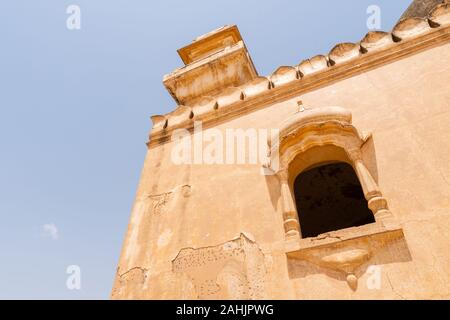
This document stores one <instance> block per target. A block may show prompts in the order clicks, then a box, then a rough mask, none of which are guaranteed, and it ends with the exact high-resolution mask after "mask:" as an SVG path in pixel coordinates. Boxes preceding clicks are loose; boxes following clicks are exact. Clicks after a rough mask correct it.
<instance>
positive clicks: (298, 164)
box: [268, 107, 391, 237]
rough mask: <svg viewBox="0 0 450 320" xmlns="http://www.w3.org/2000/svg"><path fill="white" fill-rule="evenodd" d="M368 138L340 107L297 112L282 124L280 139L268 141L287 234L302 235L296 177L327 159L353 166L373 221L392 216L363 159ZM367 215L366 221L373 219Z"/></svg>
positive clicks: (349, 114) (347, 112)
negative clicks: (279, 190)
mask: <svg viewBox="0 0 450 320" xmlns="http://www.w3.org/2000/svg"><path fill="white" fill-rule="evenodd" d="M368 138H369V137H362V136H361V135H360V134H359V132H358V131H357V130H356V128H355V127H354V126H353V125H352V123H351V113H350V112H349V111H347V110H345V109H343V108H341V107H323V108H315V109H310V110H306V111H303V112H298V113H296V114H295V115H294V116H293V117H291V118H290V119H288V120H287V121H286V122H285V123H284V124H283V125H282V126H281V128H280V134H279V139H278V141H273V143H272V141H271V139H269V140H268V144H269V147H270V150H271V151H270V166H271V168H272V169H273V170H274V171H276V174H277V176H278V178H279V181H280V186H281V205H282V211H283V222H284V229H285V234H286V237H291V236H297V237H298V236H300V237H302V234H301V230H302V228H301V227H300V225H301V223H302V221H301V219H300V220H299V216H301V215H302V214H303V213H302V214H298V213H297V209H298V208H297V207H296V203H295V191H294V184H295V178H296V177H297V176H298V175H299V174H301V172H303V171H305V170H307V169H309V168H313V167H314V166H316V167H317V166H318V165H320V164H325V163H327V162H328V163H332V162H341V163H347V164H348V165H349V166H351V168H352V169H353V170H354V173H355V174H356V177H357V180H358V182H359V184H360V186H361V190H362V193H363V195H364V198H365V200H366V202H367V205H368V208H369V209H370V211H371V212H372V219H373V220H374V221H379V220H382V219H384V218H386V217H390V216H391V213H390V212H389V210H388V208H387V202H386V199H385V198H384V197H383V196H382V194H381V192H380V190H379V188H378V185H377V183H376V182H375V180H374V179H373V177H372V175H371V174H370V172H369V170H368V169H367V167H366V165H365V164H364V162H363V159H362V152H361V147H362V146H363V145H364V143H365V142H366V141H367V140H368ZM274 167H275V169H274ZM366 213H367V212H366ZM365 218H366V220H364V219H363V220H364V221H367V222H369V221H370V220H371V219H370V218H369V217H367V216H366V217H365ZM341 222H342V221H341ZM341 224H343V225H345V223H343V222H342V223H340V224H337V225H338V227H339V226H341ZM311 234H314V235H315V234H316V233H315V232H312V233H311ZM307 235H309V233H308V234H307Z"/></svg>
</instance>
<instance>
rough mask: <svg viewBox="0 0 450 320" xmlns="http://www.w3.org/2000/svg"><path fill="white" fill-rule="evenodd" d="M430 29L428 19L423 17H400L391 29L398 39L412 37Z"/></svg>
mask: <svg viewBox="0 0 450 320" xmlns="http://www.w3.org/2000/svg"><path fill="white" fill-rule="evenodd" d="M429 30H430V25H429V24H428V21H427V20H426V19H423V18H404V19H401V20H400V21H399V22H398V23H397V24H396V25H395V27H394V29H393V30H392V34H393V35H394V37H396V38H397V39H400V40H406V39H410V38H414V37H416V36H418V35H420V34H423V33H426V32H428V31H429Z"/></svg>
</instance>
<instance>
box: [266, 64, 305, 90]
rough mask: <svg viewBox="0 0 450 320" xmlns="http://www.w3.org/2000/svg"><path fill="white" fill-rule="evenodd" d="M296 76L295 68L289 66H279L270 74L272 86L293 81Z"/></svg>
mask: <svg viewBox="0 0 450 320" xmlns="http://www.w3.org/2000/svg"><path fill="white" fill-rule="evenodd" d="M298 78H299V77H298V74H297V70H296V69H295V68H294V67H291V66H281V67H279V68H277V70H275V71H274V72H273V73H272V75H271V76H270V80H271V81H272V84H273V86H274V87H277V86H281V85H283V84H286V83H289V82H292V81H295V80H297V79H298Z"/></svg>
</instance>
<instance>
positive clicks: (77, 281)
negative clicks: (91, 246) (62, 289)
mask: <svg viewBox="0 0 450 320" xmlns="http://www.w3.org/2000/svg"><path fill="white" fill-rule="evenodd" d="M66 273H67V274H68V275H69V276H68V277H67V280H66V287H67V289H69V290H81V268H80V266H77V265H75V264H73V265H70V266H68V267H67V269H66Z"/></svg>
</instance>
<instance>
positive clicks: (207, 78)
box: [163, 25, 258, 105]
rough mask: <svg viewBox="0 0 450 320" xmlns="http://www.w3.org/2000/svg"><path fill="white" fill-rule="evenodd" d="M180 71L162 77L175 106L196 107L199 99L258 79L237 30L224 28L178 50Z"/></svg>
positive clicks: (229, 27) (228, 27) (232, 27)
mask: <svg viewBox="0 0 450 320" xmlns="http://www.w3.org/2000/svg"><path fill="white" fill-rule="evenodd" d="M178 54H179V55H180V57H181V59H182V60H183V62H184V63H185V64H186V65H185V66H184V67H182V68H179V69H176V70H175V71H173V72H172V73H170V74H168V75H166V76H165V77H164V79H163V83H164V85H165V86H166V88H167V90H168V91H169V92H170V94H171V95H172V97H173V98H174V99H175V101H176V102H178V103H179V104H182V105H194V104H197V102H198V101H199V98H202V97H204V96H209V95H217V94H219V93H220V92H221V91H223V90H224V89H226V88H228V87H233V86H235V87H237V86H240V85H243V84H245V83H247V82H249V81H251V80H253V79H254V78H256V77H257V76H258V73H257V72H256V69H255V66H254V65H253V62H252V60H251V59H250V56H249V54H248V52H247V48H246V47H245V44H244V42H243V41H242V37H241V35H240V33H239V30H238V28H237V27H236V26H235V25H234V26H225V27H222V28H219V29H217V30H214V31H212V32H210V33H207V34H206V35H203V36H201V37H199V38H197V39H196V40H194V42H193V43H192V44H190V45H188V46H186V47H184V48H181V49H178Z"/></svg>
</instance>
